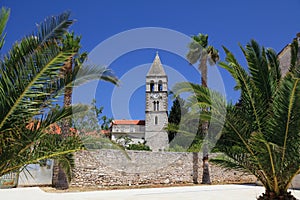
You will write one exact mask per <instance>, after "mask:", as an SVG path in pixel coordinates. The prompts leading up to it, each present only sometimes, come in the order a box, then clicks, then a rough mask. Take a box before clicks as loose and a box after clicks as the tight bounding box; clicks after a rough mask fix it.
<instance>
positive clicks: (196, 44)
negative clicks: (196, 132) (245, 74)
mask: <svg viewBox="0 0 300 200" xmlns="http://www.w3.org/2000/svg"><path fill="white" fill-rule="evenodd" d="M192 39H193V40H192V42H191V43H190V44H189V52H188V54H187V56H186V57H187V59H188V61H189V62H190V63H191V64H195V63H197V62H198V61H199V65H198V69H199V71H200V72H201V84H202V86H203V87H207V63H209V64H210V65H214V64H216V62H218V60H219V53H218V50H216V49H215V48H214V47H213V46H211V45H208V35H207V34H206V35H204V34H201V33H200V34H198V35H194V36H192ZM205 109H206V108H203V110H204V111H205ZM208 126H209V124H208V121H203V122H201V129H202V130H201V132H202V133H203V134H204V138H205V137H206V135H207V132H208ZM196 139H197V138H196ZM198 139H199V138H198ZM198 139H197V140H198ZM197 140H196V141H197ZM202 149H203V158H202V161H203V175H202V183H203V184H210V183H211V182H210V175H209V165H208V149H207V144H206V143H205V141H204V143H203V148H202ZM193 162H195V164H194V166H196V162H198V154H197V155H196V154H195V156H194V159H193ZM195 169H196V167H195ZM193 180H194V183H198V173H197V172H195V173H194V178H193Z"/></svg>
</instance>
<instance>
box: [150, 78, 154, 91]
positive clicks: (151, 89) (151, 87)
mask: <svg viewBox="0 0 300 200" xmlns="http://www.w3.org/2000/svg"><path fill="white" fill-rule="evenodd" d="M153 91H154V82H153V81H151V82H150V92H153Z"/></svg>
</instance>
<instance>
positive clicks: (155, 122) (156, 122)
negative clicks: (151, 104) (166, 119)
mask: <svg viewBox="0 0 300 200" xmlns="http://www.w3.org/2000/svg"><path fill="white" fill-rule="evenodd" d="M154 124H155V125H157V124H158V117H157V116H155V118H154Z"/></svg>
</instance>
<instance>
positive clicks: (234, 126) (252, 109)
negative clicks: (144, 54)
mask: <svg viewBox="0 0 300 200" xmlns="http://www.w3.org/2000/svg"><path fill="white" fill-rule="evenodd" d="M290 47H291V64H290V67H289V69H288V72H287V74H286V75H285V76H282V73H281V68H280V63H279V59H278V56H277V54H276V52H275V51H274V50H272V49H266V48H264V47H260V46H259V44H258V43H257V42H255V41H254V40H252V41H250V43H248V44H247V45H246V47H245V48H243V47H241V49H242V52H243V54H244V56H245V58H246V61H247V65H248V70H246V69H244V68H243V67H242V66H241V65H240V64H239V62H238V61H237V59H236V58H235V57H234V55H233V54H232V53H231V52H230V51H229V50H228V49H226V48H225V47H224V50H225V53H226V62H222V63H220V66H221V67H223V68H224V69H226V70H227V71H228V72H229V73H230V74H231V76H232V77H233V78H234V80H235V81H236V87H235V88H236V89H239V90H240V91H241V96H240V100H239V102H238V103H237V104H236V105H232V104H229V105H227V106H226V112H227V114H226V115H225V114H222V113H225V112H223V111H222V112H220V111H221V110H222V109H221V108H222V107H219V106H218V105H220V103H218V102H222V101H224V99H225V98H224V97H223V98H222V97H220V98H211V96H216V95H214V94H215V92H213V91H209V90H207V89H205V88H203V87H201V86H195V87H194V89H195V90H194V91H196V95H194V98H193V99H194V101H193V104H194V105H206V106H208V107H209V108H210V110H209V112H208V114H207V117H208V118H210V120H215V121H216V122H218V121H219V119H220V117H222V116H223V117H226V120H225V124H224V127H223V129H222V136H221V138H220V140H219V141H218V143H217V148H218V149H219V150H221V151H222V152H224V154H225V155H224V156H222V157H219V158H216V159H213V160H212V161H213V162H215V163H216V164H218V165H221V166H223V167H226V168H229V169H237V170H241V171H244V172H246V173H250V174H253V175H255V176H256V177H257V178H258V180H259V181H260V182H261V183H262V184H263V186H264V187H265V193H264V194H263V195H261V196H260V197H259V198H258V199H270V200H272V199H273V200H275V199H295V198H294V197H293V196H292V195H291V194H290V192H288V188H289V185H290V183H291V181H292V180H293V178H294V177H295V176H296V175H297V174H299V172H300V167H299V166H300V135H299V129H300V127H299V126H300V65H299V64H297V53H298V43H297V41H296V40H295V41H294V42H293V43H292V44H291V46H290ZM185 86H186V85H184V84H181V86H180V87H181V89H179V90H181V91H184V90H185V89H184V88H186V87H185ZM180 87H178V88H180ZM222 99H223V100H222ZM213 110H214V112H215V113H217V115H215V116H213V115H212V111H213Z"/></svg>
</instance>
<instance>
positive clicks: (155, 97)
mask: <svg viewBox="0 0 300 200" xmlns="http://www.w3.org/2000/svg"><path fill="white" fill-rule="evenodd" d="M150 96H151V97H152V98H153V99H158V98H160V94H158V93H151V94H150Z"/></svg>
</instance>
